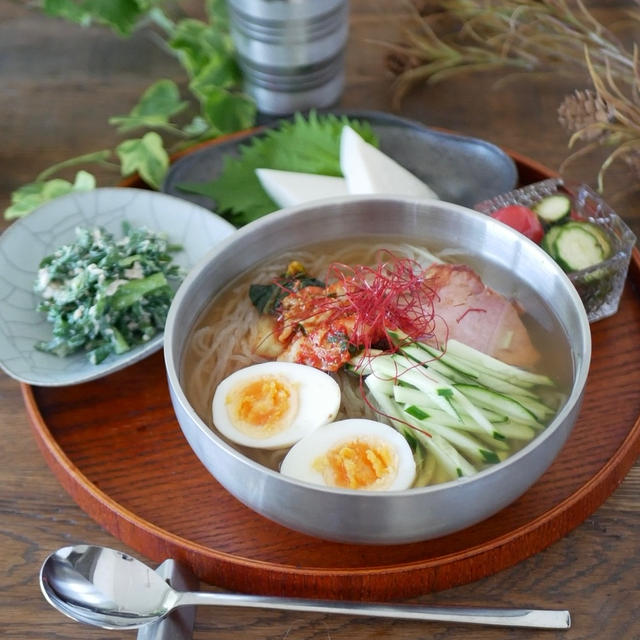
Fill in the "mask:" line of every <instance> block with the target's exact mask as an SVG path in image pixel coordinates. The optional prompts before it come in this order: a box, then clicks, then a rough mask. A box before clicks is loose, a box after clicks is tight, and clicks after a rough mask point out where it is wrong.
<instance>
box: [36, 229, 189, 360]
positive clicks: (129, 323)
mask: <svg viewBox="0 0 640 640" xmlns="http://www.w3.org/2000/svg"><path fill="white" fill-rule="evenodd" d="M122 231H123V237H122V238H120V239H119V240H116V239H115V237H114V236H113V234H111V233H109V232H108V231H106V230H105V229H103V228H100V227H97V228H95V229H86V228H81V227H78V228H77V229H76V238H75V242H72V243H70V244H67V245H64V246H62V247H60V248H59V249H58V250H57V251H55V252H54V253H52V254H51V255H49V256H47V257H45V258H44V259H43V260H42V261H41V263H40V268H39V270H38V276H37V279H36V282H35V284H34V291H35V292H36V293H38V294H39V295H40V296H42V300H41V302H40V303H39V304H38V306H37V310H38V311H41V312H43V313H46V315H47V320H48V321H49V322H51V323H52V325H53V337H52V338H51V340H49V341H43V342H39V343H37V344H36V348H37V349H39V350H40V351H45V352H47V353H52V354H55V355H57V356H61V357H64V356H68V355H70V354H72V353H76V352H78V351H80V350H83V351H86V352H87V354H88V358H89V361H90V362H92V363H93V364H98V363H100V362H102V361H103V360H104V359H105V358H106V357H107V356H109V355H110V354H121V353H125V352H126V351H129V350H130V349H131V348H133V347H134V346H136V345H138V344H142V343H145V342H148V341H149V340H150V339H151V338H152V337H153V336H154V335H155V334H156V333H158V332H159V331H162V330H163V328H164V323H165V319H166V317H167V312H168V310H169V305H170V304H171V299H172V298H173V289H172V288H171V286H170V284H169V280H171V279H179V278H181V277H182V275H183V273H182V270H181V268H180V267H179V266H178V265H176V264H174V263H173V262H172V255H171V254H172V253H174V252H176V251H179V250H180V249H181V247H179V246H178V245H173V244H170V242H169V240H168V238H167V237H166V236H165V235H164V234H161V233H154V232H152V231H149V230H148V229H145V228H133V227H132V226H131V224H129V223H128V222H123V223H122Z"/></svg>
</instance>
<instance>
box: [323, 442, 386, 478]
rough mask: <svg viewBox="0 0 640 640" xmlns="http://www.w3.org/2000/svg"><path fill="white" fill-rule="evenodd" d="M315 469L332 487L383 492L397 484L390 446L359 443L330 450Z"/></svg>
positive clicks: (346, 444) (375, 443)
mask: <svg viewBox="0 0 640 640" xmlns="http://www.w3.org/2000/svg"><path fill="white" fill-rule="evenodd" d="M313 466H314V468H315V469H316V471H319V472H320V473H321V474H322V477H323V478H324V480H325V482H326V484H327V485H329V486H334V487H341V488H344V489H381V488H384V487H386V486H388V485H389V484H390V483H391V481H392V480H393V477H394V476H395V474H396V469H397V460H396V454H395V452H394V450H393V449H392V448H391V447H390V446H389V445H388V444H386V443H384V442H371V441H367V440H365V439H357V440H352V441H350V442H347V443H342V444H340V445H338V446H337V447H334V448H333V449H330V450H329V451H327V453H326V454H324V455H323V456H320V457H318V458H317V459H316V460H315V461H314V465H313Z"/></svg>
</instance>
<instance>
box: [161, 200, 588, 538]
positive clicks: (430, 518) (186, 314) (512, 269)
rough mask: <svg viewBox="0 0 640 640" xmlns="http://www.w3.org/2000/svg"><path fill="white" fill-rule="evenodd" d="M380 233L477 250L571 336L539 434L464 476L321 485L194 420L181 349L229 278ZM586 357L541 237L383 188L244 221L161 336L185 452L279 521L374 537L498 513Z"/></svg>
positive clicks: (559, 426) (573, 301)
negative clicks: (377, 487)
mask: <svg viewBox="0 0 640 640" xmlns="http://www.w3.org/2000/svg"><path fill="white" fill-rule="evenodd" d="M389 234H393V235H402V236H408V237H413V238H416V239H418V240H423V241H425V242H426V243H427V244H431V245H432V246H433V245H435V246H448V247H455V248H462V249H463V250H464V252H465V253H466V254H468V255H469V256H471V257H474V256H475V257H476V258H481V259H482V260H483V264H484V269H483V273H482V275H483V277H484V278H485V281H486V282H487V283H488V284H490V285H491V286H492V287H493V288H495V289H497V290H499V291H502V292H504V293H506V294H508V295H512V294H515V296H516V298H517V299H519V300H520V301H521V302H522V303H523V304H524V306H525V308H527V309H528V310H529V311H530V312H531V313H533V314H534V315H535V314H537V313H538V312H539V311H540V306H541V305H542V301H541V296H542V297H543V298H544V302H545V304H546V305H547V306H548V307H549V308H550V310H551V311H552V313H553V314H554V315H555V316H556V318H557V321H558V323H559V324H560V326H561V328H562V330H563V332H564V334H565V335H566V336H568V337H569V340H570V343H571V358H572V363H571V370H572V372H573V385H572V387H571V390H570V393H569V396H568V399H567V401H566V403H565V404H564V406H563V407H562V408H561V409H560V411H559V412H558V414H557V416H556V417H555V419H554V420H553V421H552V422H551V424H550V425H549V426H548V427H547V428H546V429H545V430H543V431H542V432H541V433H540V435H538V436H537V437H536V438H535V439H534V440H533V441H531V442H530V443H529V444H528V445H527V446H525V447H524V448H523V449H521V450H520V451H518V452H517V453H515V454H514V455H512V456H511V457H509V458H508V459H507V460H505V461H504V462H502V463H499V464H496V465H495V466H492V467H491V468H488V469H486V470H483V471H481V472H480V473H478V474H477V475H475V476H473V477H466V478H462V479H460V480H457V481H455V482H447V483H443V484H438V485H434V486H429V487H425V488H413V489H409V490H406V491H399V492H387V493H385V492H378V493H376V492H372V491H361V492H358V491H348V490H341V489H326V488H322V487H320V486H314V485H311V484H307V483H304V482H299V481H295V480H292V479H290V478H287V477H284V476H282V475H280V474H279V473H277V472H276V471H272V470H269V469H267V468H265V467H264V466H262V465H260V464H257V463H256V462H254V461H252V460H250V459H249V458H247V457H246V456H244V455H243V454H241V453H239V452H238V451H237V450H236V449H234V448H233V447H232V446H230V445H229V444H227V443H226V442H225V441H223V440H222V439H221V438H220V437H219V436H218V435H216V433H215V432H214V431H213V430H212V429H211V428H209V426H207V424H205V422H203V420H202V419H201V418H200V417H199V416H198V414H197V413H196V411H195V410H194V409H193V407H192V406H191V404H190V403H189V400H188V398H187V396H186V394H185V392H184V389H183V387H182V373H181V362H182V356H183V353H184V350H185V344H186V342H187V338H188V336H189V332H190V330H191V328H192V327H193V325H194V323H195V321H196V319H197V317H198V315H199V314H200V312H201V311H202V310H203V309H204V307H205V306H206V305H207V303H208V302H209V301H210V300H211V299H212V297H213V296H214V295H215V294H216V293H217V292H218V291H220V289H221V288H222V287H224V286H225V285H226V284H227V283H228V282H229V281H230V280H231V279H233V278H235V277H236V276H238V275H239V274H242V273H244V272H245V271H246V270H247V269H249V268H250V267H252V266H253V265H255V264H257V263H259V262H260V261H262V260H263V259H265V258H267V257H269V256H272V255H274V254H276V255H277V254H278V253H279V252H282V251H284V250H287V249H291V248H294V247H296V246H300V245H304V244H309V243H310V242H312V241H314V242H321V241H324V240H331V239H336V238H348V237H362V236H363V235H375V236H379V237H385V236H387V235H389ZM536 304H537V305H538V307H537V308H536ZM541 315H543V314H541ZM590 357H591V340H590V333H589V323H588V321H587V316H586V313H585V311H584V307H583V305H582V303H581V301H580V298H579V297H578V295H577V293H576V291H575V289H574V287H573V286H572V284H571V282H570V281H569V279H568V278H567V277H566V275H565V274H564V273H563V272H562V270H561V269H560V268H559V267H558V266H557V265H556V264H555V263H554V262H553V260H551V258H549V256H548V255H547V254H546V253H544V251H542V250H541V249H540V248H539V247H538V246H536V245H535V244H534V243H532V242H530V241H529V240H527V239H526V238H524V236H522V235H520V234H518V233H517V232H515V231H514V230H512V229H510V228H509V227H507V226H506V225H503V224H502V223H500V222H497V221H495V220H493V219H491V218H489V217H487V216H484V215H482V214H479V213H477V212H474V211H471V210H469V209H466V208H463V207H461V206H458V205H453V204H448V203H445V202H441V201H434V200H424V201H414V200H409V199H402V198H390V197H383V196H381V197H369V198H346V199H338V200H333V201H324V202H322V203H318V204H311V205H307V206H302V207H297V208H293V209H288V210H284V211H281V212H278V213H275V214H271V215H269V216H266V217H264V218H262V219H261V220H258V221H256V222H254V223H252V224H250V225H248V226H246V227H244V228H243V229H241V230H240V231H239V232H237V233H236V234H235V235H234V236H233V237H231V238H229V239H227V240H226V241H224V242H223V243H222V244H221V245H219V246H218V248H217V249H215V250H214V251H213V252H212V253H210V254H209V255H208V256H207V258H206V259H204V260H203V261H202V262H201V263H200V264H199V265H198V267H197V268H196V269H194V270H193V271H192V272H191V274H190V275H189V276H188V277H187V278H186V280H185V281H184V282H183V284H182V285H181V287H180V289H179V290H178V293H177V294H176V297H175V299H174V301H173V304H172V306H171V309H170V311H169V316H168V318H167V324H166V337H165V362H166V367H167V375H168V380H169V388H170V392H171V398H172V402H173V406H174V409H175V413H176V416H177V418H178V421H179V423H180V426H181V428H182V431H183V433H184V435H185V437H186V439H187V440H188V442H189V444H190V445H191V447H192V448H193V450H194V452H195V453H196V455H197V456H198V457H199V459H200V460H201V462H202V464H203V465H204V466H205V467H206V468H207V469H208V470H209V471H210V472H211V473H212V474H213V475H214V476H215V477H216V478H217V480H218V481H219V482H220V483H221V484H222V485H223V486H224V487H226V488H227V489H228V490H229V491H230V492H231V493H232V494H233V495H234V496H236V497H237V498H238V499H239V500H241V501H242V502H243V503H245V504H246V505H248V506H249V507H250V508H252V509H254V510H255V511H257V512H258V513H261V514H263V515H264V516H266V517H267V518H271V519H273V520H275V521H276V522H279V523H280V524H282V525H284V526H287V527H290V528H292V529H296V530H298V531H302V532H304V533H307V534H310V535H314V536H318V537H322V538H326V539H330V540H337V541H343V542H350V543H371V544H391V543H405V542H414V541H419V540H427V539H430V538H435V537H438V536H442V535H446V534H450V533H452V532H454V531H457V530H460V529H463V528H465V527H467V526H470V525H472V524H475V523H477V522H479V521H481V520H483V519H485V518H487V517H489V516H491V515H493V514H495V513H496V512H497V511H499V510H500V509H502V508H503V507H505V506H507V505H508V504H509V503H511V502H513V501H514V500H515V499H516V498H518V497H519V496H520V495H521V494H522V493H524V492H525V491H526V490H527V489H528V488H529V487H530V486H531V485H532V484H533V483H534V482H535V481H536V480H537V479H538V478H539V477H540V476H541V475H542V474H543V473H544V471H545V470H546V469H547V467H548V466H549V465H550V464H551V462H552V461H553V459H554V458H555V457H556V456H557V455H558V453H559V451H560V449H561V448H562V446H563V444H564V442H565V440H566V438H567V436H568V435H569V433H570V431H571V429H572V427H573V425H574V422H575V420H576V417H577V415H578V411H579V408H580V404H581V400H582V394H583V390H584V385H585V382H586V378H587V372H588V369H589V362H590Z"/></svg>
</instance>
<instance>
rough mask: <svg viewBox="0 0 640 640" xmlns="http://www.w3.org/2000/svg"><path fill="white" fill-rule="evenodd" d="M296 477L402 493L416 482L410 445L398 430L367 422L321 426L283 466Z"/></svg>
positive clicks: (283, 470) (284, 471)
mask: <svg viewBox="0 0 640 640" xmlns="http://www.w3.org/2000/svg"><path fill="white" fill-rule="evenodd" d="M280 472H281V473H282V474H284V475H286V476H289V477H291V478H295V479H297V480H302V481H304V482H310V483H312V484H318V485H322V486H325V487H336V488H340V489H360V490H363V489H364V490H368V491H401V490H403V489H408V488H409V487H410V486H411V485H412V484H413V481H414V479H415V475H416V465H415V461H414V459H413V454H412V452H411V448H410V447H409V444H408V443H407V441H406V440H405V439H404V437H403V436H402V435H400V434H399V433H398V432H397V431H396V430H395V429H394V428H392V427H389V426H387V425H386V424H383V423H382V422H376V421H374V420H367V419H364V418H354V419H349V420H340V421H338V422H332V423H331V424H327V425H324V426H322V427H319V428H318V429H316V430H315V431H313V432H312V433H310V434H309V435H307V436H305V437H304V438H303V439H302V440H300V441H299V442H298V443H296V444H295V445H294V446H293V447H291V449H290V451H289V452H288V453H287V455H286V456H285V458H284V460H283V461H282V465H281V466H280Z"/></svg>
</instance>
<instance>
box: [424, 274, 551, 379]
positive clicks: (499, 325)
mask: <svg viewBox="0 0 640 640" xmlns="http://www.w3.org/2000/svg"><path fill="white" fill-rule="evenodd" d="M426 276H427V280H426V284H427V286H429V287H430V288H431V289H432V290H433V291H434V293H435V294H436V295H435V296H434V298H433V309H434V313H435V316H436V317H435V331H434V334H435V335H434V336H433V337H432V338H431V339H430V340H431V342H434V343H436V344H437V345H438V346H443V345H444V344H446V341H447V339H449V338H454V339H456V340H458V341H459V342H463V343H464V344H467V345H469V346H471V347H474V348H475V349H478V350H479V351H482V352H483V353H487V354H489V355H491V356H494V357H495V358H498V359H499V360H502V361H503V362H507V363H509V364H513V365H516V366H520V367H525V368H530V367H532V366H534V365H535V364H536V362H537V361H538V360H539V358H540V354H539V353H538V351H537V350H536V348H535V347H534V346H533V344H532V342H531V338H530V337H529V333H528V332H527V328H526V327H525V325H524V324H523V322H522V319H521V317H520V310H519V308H518V306H517V305H515V304H514V303H513V302H511V301H509V300H507V299H506V298H505V297H504V296H502V295H500V294H499V293H496V292H495V291H493V289H490V288H489V287H487V286H485V284H484V283H483V282H482V280H481V278H480V276H479V275H478V274H477V273H476V272H475V271H473V269H471V268H470V267H467V266H466V265H460V264H456V265H453V264H433V265H431V266H430V267H429V268H428V270H427V273H426Z"/></svg>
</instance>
